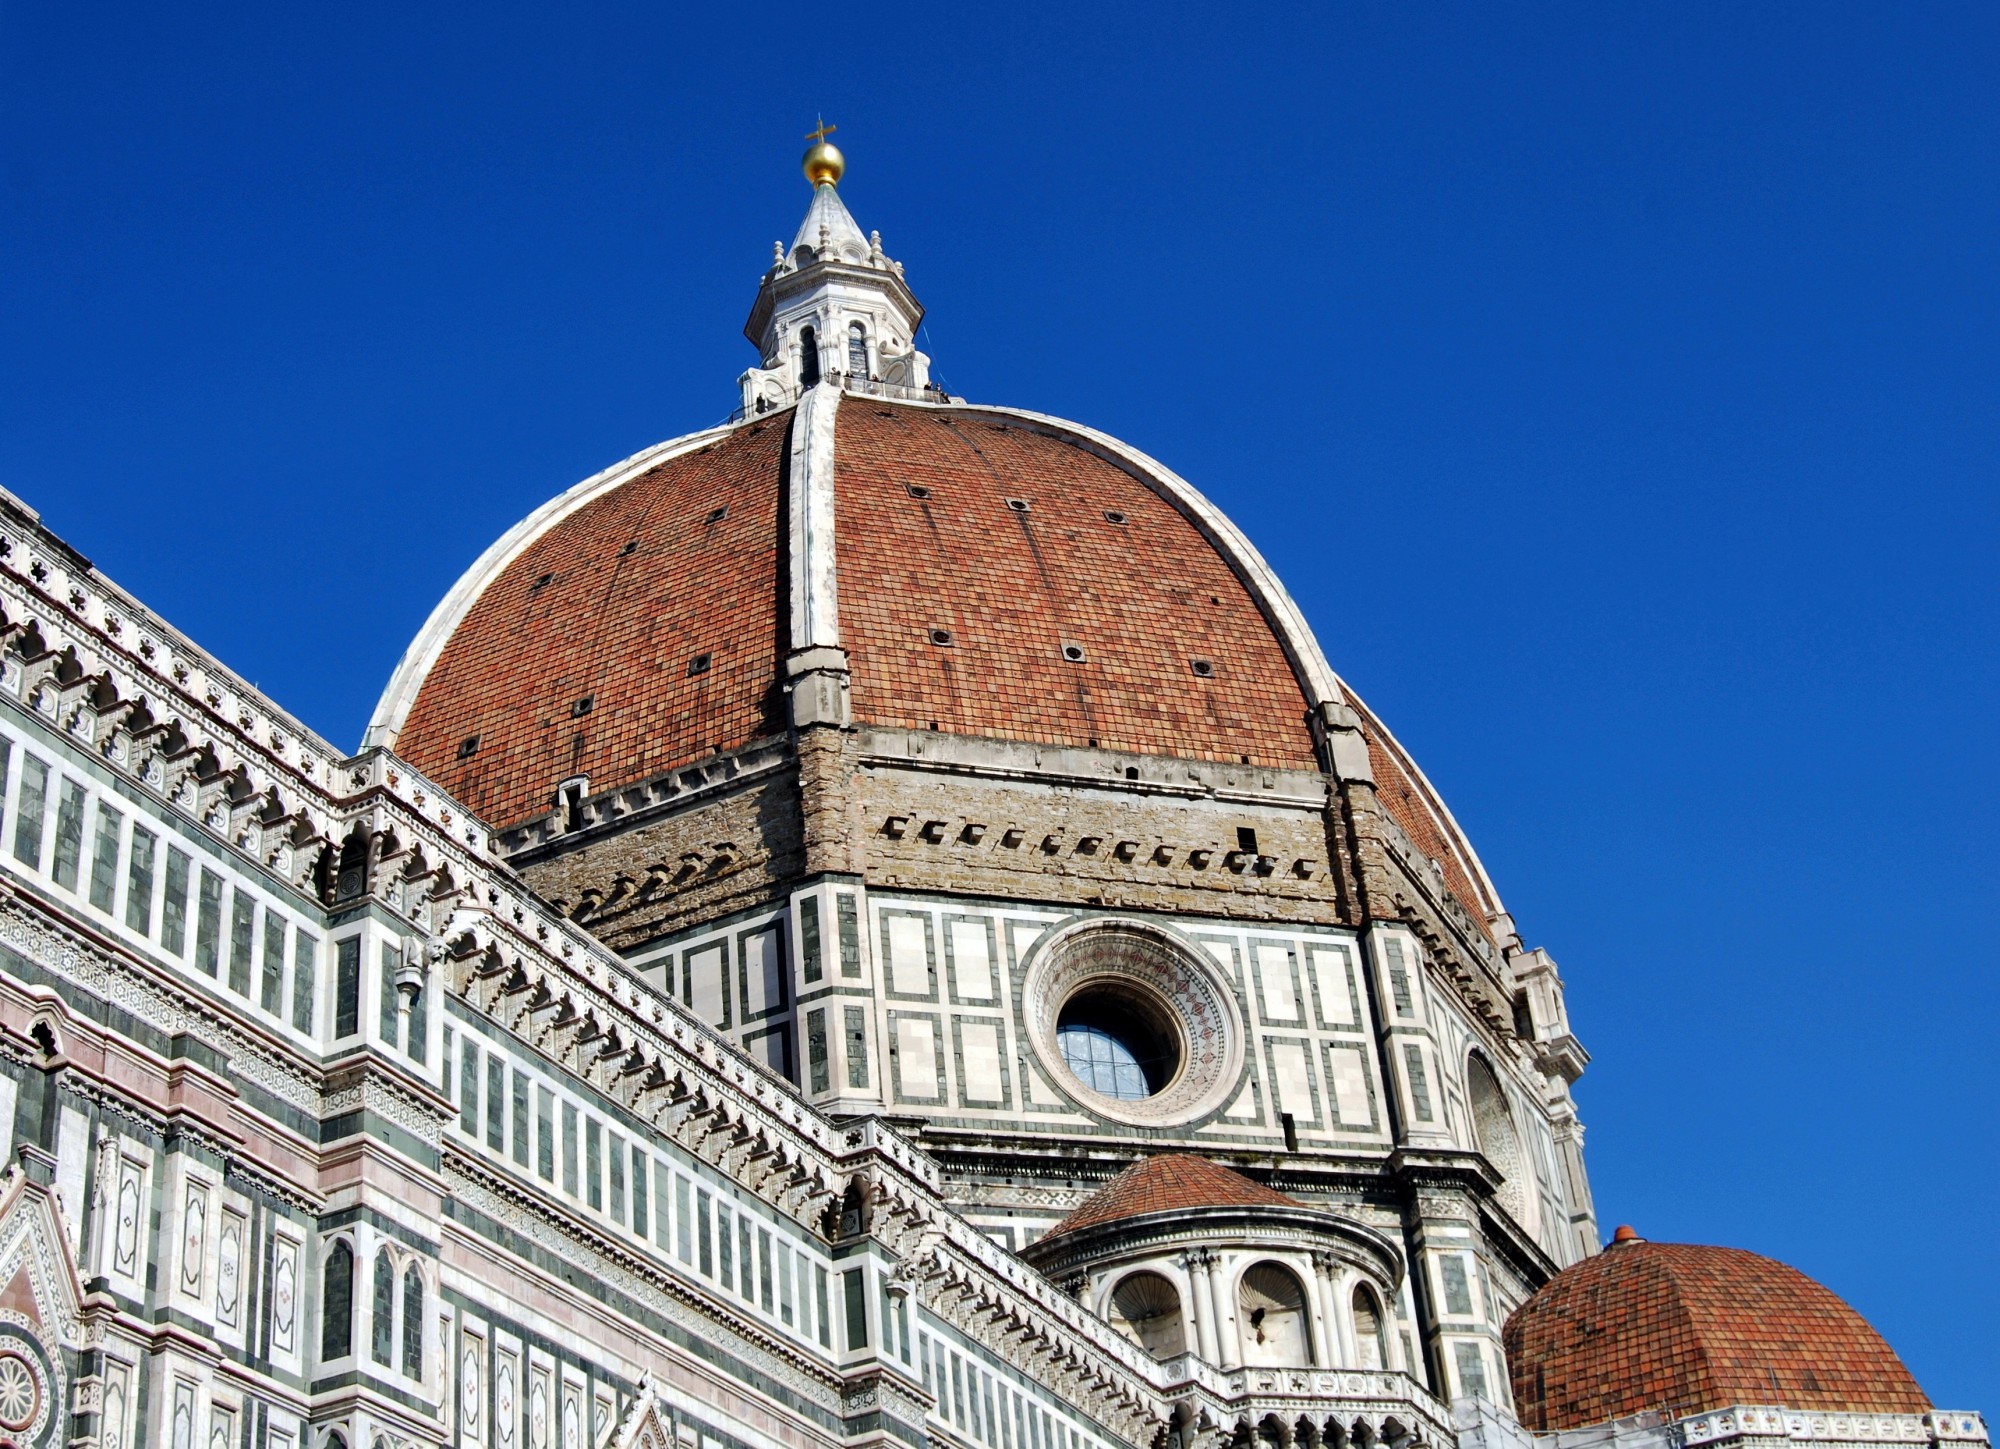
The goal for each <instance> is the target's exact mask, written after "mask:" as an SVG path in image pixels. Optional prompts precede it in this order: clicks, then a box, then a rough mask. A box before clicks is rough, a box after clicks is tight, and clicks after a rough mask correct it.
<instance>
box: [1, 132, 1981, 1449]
mask: <svg viewBox="0 0 2000 1449" xmlns="http://www.w3.org/2000/svg"><path fill="white" fill-rule="evenodd" d="M841 168H842V161H841V158H840V156H839V153H838V152H837V151H835V150H834V148H833V147H832V146H830V145H828V144H827V143H826V142H825V140H824V137H823V136H822V137H821V138H820V140H819V143H818V144H817V145H815V147H814V148H813V150H812V151H810V152H808V154H807V160H806V169H807V175H808V180H809V181H810V182H811V184H812V187H813V190H812V200H811V203H810V206H809V209H808V211H807V215H806V218H805V221H804V222H803V224H802V225H801V226H800V228H799V231H798V233H797V235H796V237H795V238H794V240H793V241H792V243H791V244H790V245H789V246H786V245H784V244H783V243H780V244H778V245H777V246H776V247H775V248H774V252H773V257H772V261H771V266H770V269H769V271H768V272H767V273H766V274H765V276H764V278H763V282H762V284H761V286H760V288H759V291H758V294H757V297H756V299H755V304H754V306H753V309H752V312H751V314H750V319H749V322H748V325H747V327H746V335H747V336H748V338H749V340H750V341H751V343H752V344H753V345H754V346H755V347H756V348H757V351H758V364H757V365H756V366H755V367H752V368H750V369H749V370H747V371H746V372H745V373H744V374H743V376H742V378H741V379H740V383H739V386H740V407H739V408H738V410H737V413H736V416H735V417H734V418H733V419H732V420H731V421H730V422H729V423H728V424H726V425H724V426H721V427H717V428H713V429H709V430H707V431H704V432H700V433H696V434H692V435H689V436H687V437H683V438H679V439H676V440H674V441H672V442H668V443H664V444H661V445H659V446H657V447H655V448H651V449H648V450H647V451H645V452H643V453H641V454H639V455H637V456H636V457H634V458H631V459H628V460H626V461H625V462H623V463H620V464H618V465H616V466H615V467H613V468H611V469H608V470H607V471H605V472H604V473H601V474H599V475H597V476H596V477H594V478H591V479H588V480H585V481H584V482H582V483H580V484H578V485H576V486H575V487H573V488H571V489H570V490H569V491H567V492H565V493H563V494H561V495H559V496H558V497H556V498H555V499H553V500H552V501H551V502H550V503H548V504H547V505H545V506H544V507H543V508H541V509H539V510H537V511H536V512H535V513H534V514H533V515H531V516H530V517H529V518H527V519H525V520H523V522H522V523H521V524H519V525H518V526H517V527H515V528H514V529H513V530H511V531H510V532H509V533H508V534H506V535H505V536H504V537H503V538H501V539H500V540H499V541H498V542H496V543H495V544H494V545H493V547H492V548H491V549H490V550H488V552H487V553H486V554H485V556H484V557H482V558H481V559H480V560H478V561H477V562H476V563H475V564H474V565H473V567H472V568H471V569H470V570H469V571H468V572H467V573H466V575H465V576H464V577H463V578H462V579H461V580H460V581H459V583H458V584H457V585H456V586H455V587H454V589H453V590H452V591H451V593H450V594H449V595H448V596H447V597H446V598H445V599H444V601H443V602H442V603H441V604H440V605H439V606H438V608H437V610H436V611H435V613H434V614H433V615H432V617H431V619H430V620H429V621H428V623H427V624H426V625H425V627H424V629H423V631H422V632H421V633H420V634H419V636H418V637H417V639H416V640H415V641H414V642H413V643H412V645H411V646H410V649H409V651H408V653H407V654H406V655H405V657H404V659H403V660H402V662H401V664H400V665H399V666H398V668H397V670H396V672H395V675H394V677H393V678H392V679H391V680H390V681H389V683H388V686H387V688H386V690H385V692H384V694H383V696H382V700H381V703H380V705H379V706H378V708H377V711H376V714H375V717H374V719H373V720H372V721H371V723H370V725H369V727H368V731H367V736H366V740H365V742H364V744H363V747H362V749H361V751H360V752H359V753H358V754H353V755H349V754H347V753H345V752H344V751H342V750H339V749H337V748H335V747H334V746H332V745H329V744H328V743H326V742H325V741H323V740H321V739H319V738H318V737H316V736H315V735H314V734H313V733H312V732H311V731H309V730H307V729H306V728H304V727H303V726H302V725H300V724H299V723H298V722H296V721H295V720H293V719H292V718H290V717H289V716H288V715H286V714H285V713H284V712H283V710H282V709H281V708H280V707H279V706H278V705H276V704H275V703H273V702H272V701H270V700H268V699H266V698H265V697H264V696H263V695H262V694H261V693H260V692H259V691H258V690H257V689H255V688H254V687H253V686H251V685H249V684H247V683H245V682H244V681H243V680H242V679H241V678H240V677H238V676H237V675H235V674H233V673H232V672H231V671H230V670H229V669H228V668H227V667H226V666H225V665H223V664H222V663H220V662H219V661H217V660H215V659H213V658H211V657H210V656H209V655H208V654H206V653H205V652H204V651H203V650H202V649H201V648H200V647H199V646H198V645H197V644H195V643H194V642H193V641H191V640H189V639H187V638H185V637H183V636H182V635H180V634H179V633H177V632H176V631H175V630H174V629H173V628H172V627H171V625H169V624H168V623H167V622H165V621H164V620H162V619H160V618H159V617H157V616H156V615H154V614H153V613H152V612H151V611H150V610H148V609H147V608H146V607H145V606H144V605H143V604H142V603H140V602H139V601H138V600H136V599H133V598H131V597H130V596H128V595H126V594H125V593H124V592H123V591H121V590H120V589H118V588H117V587H116V586H115V585H114V584H112V583H111V582H110V581H109V580H107V579H106V578H105V577H104V576H103V574H101V573H100V572H99V571H98V570H97V569H95V568H94V567H93V566H92V565H91V563H90V562H89V561H88V560H87V559H85V558H84V557H83V556H82V555H81V554H79V553H78V552H77V551H76V550H75V549H74V548H73V547H71V546H70V545H69V544H67V543H65V542H64V541H63V540H61V539H59V538H57V537H55V536H54V535H53V534H52V533H50V532H49V531H48V530H47V529H46V528H45V527H44V526H43V525H42V524H41V522H40V520H39V518H38V517H37V516H36V514H35V513H34V512H33V510H32V509H31V508H30V507H29V506H28V505H27V504H25V503H22V502H20V501H19V500H15V499H12V498H11V497H6V498H4V499H0V771H4V774H3V775H0V780H4V784H3V785H0V1124H11V1144H12V1145H11V1152H10V1156H9V1160H8V1166H7V1170H6V1176H5V1178H4V1183H0V1285H4V1288H3V1289H0V1445H21V1446H30V1445H32V1446H52V1445H58V1444H61V1445H74V1446H99V1449H125V1446H130V1445H152V1444H157V1445H164V1446H172V1449H232V1446H245V1449H252V1446H256V1449H405V1446H425V1449H433V1446H444V1445H451V1446H461V1449H554V1446H560V1449H601V1446H605V1445H617V1446H620V1449H636V1446H641V1445H644V1446H650V1449H669V1446H673V1449H821V1446H835V1445H841V1446H854V1449H873V1446H877V1445H880V1446H884V1449H889V1446H893V1445H898V1444H901V1445H912V1446H916V1445H925V1444H930V1443H935V1444H938V1445H949V1446H954V1449H975V1446H978V1449H1156V1446H1157V1449H1167V1446H1172V1449H1194V1446H1195V1445H1197V1444H1200V1445H1203V1446H1216V1445H1220V1444H1222V1443H1225V1442H1227V1443H1230V1444H1236V1445H1241V1446H1245V1449H1249V1446H1252V1445H1253V1441H1256V1444H1257V1449H1262V1446H1263V1445H1268V1446H1270V1449H1287V1446H1289V1445H1291V1444H1293V1443H1294V1442H1303V1443H1304V1444H1306V1445H1308V1446H1314V1449H1317V1446H1328V1449H1347V1446H1354V1449H1374V1446H1377V1445H1383V1446H1387V1449H1458V1446H1461V1445H1464V1446H1466V1449H1471V1446H1474V1445H1482V1446H1486V1445H1490V1446H1495V1449H1497V1446H1499V1445H1501V1444H1505V1445H1507V1446H1510V1449H1528V1446H1530V1445H1531V1444H1532V1443H1533V1442H1534V1441H1536V1440H1537V1439H1542V1440H1548V1441H1556V1440H1561V1441H1565V1442H1566V1443H1567V1444H1570V1445H1582V1444H1583V1443H1585V1442H1586V1441H1588V1442H1590V1443H1593V1444H1594V1443H1596V1442H1598V1441H1599V1440H1605V1441H1610V1440H1616V1439H1623V1440H1630V1441H1640V1440H1643V1441H1644V1442H1645V1443H1646V1444H1647V1445H1648V1446H1651V1445H1655V1444H1657V1445H1658V1446H1660V1449H1668V1446H1686V1445H1694V1444H1707V1443H1711V1442H1714V1443H1723V1442H1736V1441H1753V1440H1769V1441H1771V1443H1773V1444H1775V1443H1776V1442H1777V1441H1780V1440H1787V1441H1798V1440H1802V1439H1803V1440H1813V1441H1817V1442H1822V1443H1825V1444H1827V1445H1833V1446H1846V1445H1856V1446H1859V1445H1874V1444H1882V1443H1892V1442H1893V1443H1900V1444H1941V1443H1946V1442H1954V1443H1956V1442H1968V1443H1978V1444H1984V1443H1985V1442H1986V1430H1985V1427H1984V1424H1983V1421H1982V1420H1981V1419H1980V1418H1979V1416H1978V1415H1977V1414H1972V1413H1963V1412H1954V1413H1946V1412H1942V1411H1939V1410H1937V1409H1935V1408H1933V1407H1932V1406H1931V1405H1930V1403H1929V1401H1928V1399H1927V1398H1926V1397H1925V1396H1924V1395H1923V1393H1922V1392H1921V1390H1920V1389H1919V1388H1918V1386H1917V1385H1916V1383H1915V1382H1914V1380H1912V1379H1911V1378H1910V1375H1909V1374H1908V1372H1907V1371H1906V1370H1905V1369H1904V1368H1903V1366H1902V1364H1901V1363H1900V1361H1898V1360H1897V1359H1896V1357H1895V1355H1894V1354H1893V1352H1891V1351H1890V1350H1889V1349H1888V1347H1887V1346H1886V1345H1885V1344H1883V1343H1882V1341H1881V1339H1880V1338H1879V1337H1878V1336H1877V1335H1875V1334H1874V1332H1873V1331H1872V1330H1871V1329H1870V1328H1869V1327H1868V1326H1867V1325H1866V1323H1865V1322H1863V1321H1862V1320H1861V1319H1860V1318H1859V1316H1858V1315H1856V1314H1854V1312H1853V1310H1851V1309H1849V1308H1848V1307H1847V1306H1846V1305H1845V1304H1843V1303H1841V1302H1840V1300H1839V1299H1838V1298H1836V1297H1834V1295H1832V1294H1831V1293H1829V1292H1828V1291H1827V1290H1825V1289H1824V1288H1821V1287H1820V1286H1819V1285H1817V1284H1814V1283H1812V1282H1811V1281H1810V1280H1808V1279H1805V1278H1803V1277H1802V1276H1801V1275H1798V1274H1796V1273H1794V1272H1792V1270H1790V1269H1786V1268H1783V1267H1782V1265H1778V1264H1774V1263H1770V1262H1769V1261H1768V1260H1766V1259H1762V1258H1756V1257H1754V1256H1753V1255H1750V1254H1741V1253H1733V1252H1731V1251H1729V1250H1723V1249H1709V1248H1695V1247H1687V1246H1684V1245H1669V1244H1649V1243H1646V1242H1644V1241H1643V1240H1642V1239H1639V1238H1638V1237H1637V1235H1635V1234H1632V1233H1630V1231H1629V1230H1620V1233H1619V1235H1618V1237H1617V1240H1615V1241H1614V1242H1613V1244H1612V1245H1611V1246H1610V1247H1609V1248H1601V1246H1600V1244H1601V1238H1600V1229H1599V1225H1598V1223H1597V1220H1596V1217H1595V1214H1594V1211H1593V1208H1592V1204H1591V1199H1590V1191H1589V1185H1588V1179H1587V1175H1586V1172H1585V1167H1584V1157H1583V1130H1582V1127H1581V1125H1580V1123H1579V1121H1578V1118H1577V1112H1576V1107H1575V1103H1574V1101H1573V1100H1572V1097H1571V1087H1572V1085H1573V1084H1574V1083H1575V1082H1576V1080H1577V1079H1578V1077H1579V1075H1580V1074H1581V1073H1582V1072H1583V1070H1584V1068H1585V1066H1586V1064H1587V1062H1588V1055H1587V1053H1586V1052H1585V1051H1584V1049H1583V1047H1582V1046H1581V1045H1580V1044H1579V1042H1578V1040H1577V1038H1576V1036H1575V1035H1574V1034H1572V1032H1571V1029H1570V1024H1569V1020H1568V1017H1567V1014H1566V1012H1565V1009H1564V1004H1563V986H1562V979H1561V977H1560V975H1559V973H1558V971H1557V968H1556V965H1555V963H1554V961H1553V960H1552V959H1551V958H1550V956H1549V955H1548V954H1547V953H1546V952H1545V951H1542V950H1539V949H1535V948H1532V947H1531V946H1529V945H1528V944H1527V943H1526V942H1525V941H1524V939H1523V937H1522V936H1521V934H1520V933H1519V931H1518V929H1517V927H1516V925H1515V923H1514V921H1513V920H1512V918H1511V917H1510V916H1509V915H1508V913H1507V912H1506V910H1505V908H1504V907H1503V905H1502V904H1501V900H1500V897H1499V894H1498V892H1497V891H1496V889H1495V887H1494V885H1493V883H1492V881H1491V880H1490V879H1489V877H1488V875H1487V873H1486V871H1485V870H1484V868H1483V867H1482V866H1481V864H1480V861H1479V858H1478V856H1477V854H1476V853H1475V852H1474V850H1473V848H1472V846H1471V844H1470V843H1469V842H1468V841H1467V840H1466V838H1465V836H1464V834H1463V832H1461V831H1460V829H1459V828H1458V826H1457V824H1456V822H1455V821H1454V820H1453V818H1452V816H1451V813H1450V811H1449V810H1448V809H1447V808H1446V807H1445V804H1444V802H1443V800H1442V799H1441V798H1440V797H1439V795H1438V794H1437V792H1436V791H1435V790H1434V789H1433V788H1432V787H1431V785H1430V783H1429V782H1428V781H1427V780H1426V779H1425V777H1424V775H1423V773H1422V772H1421V771H1420V770H1419V769H1418V767H1417V765H1416V763H1415V762H1414V761H1413V760H1412V759H1411V758H1410V757H1409V755H1408V754H1407V752H1405V751H1404V750H1403V749H1402V747H1401V746H1400V745H1399V744H1398V743H1397V741H1396V739H1395V737H1394V736H1393V735H1392V734H1391V733H1390V732H1389V730H1388V729H1387V728H1386V727H1385V725H1384V724H1383V723H1382V722H1381V721H1380V720H1379V719H1378V718H1377V717H1376V716H1375V715H1374V714H1373V713H1372V712H1371V711H1370V710H1369V708H1368V707H1367V705H1366V704H1365V703H1364V702H1363V701H1362V700H1361V699H1360V698H1359V696H1357V695H1356V694H1355V693H1354V692H1353V691H1352V690H1351V689H1350V688H1349V687H1348V686H1347V685H1346V684H1345V683H1344V682H1343V681H1342V680H1341V679H1340V677H1339V676H1338V675H1337V674H1336V673H1335V672H1334V670H1333V668H1332V667H1331V665H1330V664H1329V662H1328V660H1327V658H1326V657H1325V655H1324V654H1323V653H1322V651H1321V648H1320V645H1319V643H1318V641H1317V640H1316V639H1315V638H1314V636H1313V634H1312V632H1311V630H1310V629H1309V628H1308V627H1307V625H1306V623H1305V620H1304V618H1303V617H1302V615H1301V614H1300V612H1299V610H1298V608H1297V607H1296V605H1295V604H1294V603H1293V602H1292V600H1291V598H1290V597H1289V595H1288V594H1287V593H1286V592H1285V589H1284V587H1283V585H1282V584H1281V583H1280V582H1279V580H1278V579H1277V578H1276V577H1275V576H1274V575H1273V574H1272V572H1271V571H1270V569H1269V568H1268V567H1267V566H1266V565H1265V563H1264V561H1263V560H1262V559H1261V558H1260V557H1259V556H1258V554H1257V552H1256V550H1255V548H1254V547H1253V546H1252V545H1251V544H1250V542H1249V541H1248V540H1247V539H1246V538H1245V537H1244V536H1243V535H1242V534H1241V533H1240V532H1239V531H1238V530H1237V529H1236V528H1235V527H1234V526H1233V525H1232V524H1231V523H1230V522H1229V520H1228V519H1227V518H1226V517H1224V516H1223V515H1222V514H1221V513H1219V512H1218V511H1217V510H1216V509H1215V508H1214V507H1213V506H1212V505H1211V504H1210V503H1209V502H1208V501H1207V500H1206V499H1204V498H1203V497H1202V496H1201V495H1200V493H1198V492H1197V491H1196V490H1195V488H1194V487H1192V486H1191V485H1190V484H1189V483H1187V482H1186V481H1184V480H1183V479H1181V478H1179V477H1178V476H1176V475H1175V474H1174V473H1173V472H1172V471H1171V470H1169V469H1168V468H1166V467H1165V466H1163V465H1162V464H1160V463H1158V462H1156V461H1154V460H1153V459H1151V458H1149V457H1147V456H1145V455H1144V454H1142V453H1140V452H1139V451H1137V450H1136V449H1134V448H1132V447H1131V446H1129V445H1128V444H1125V443H1123V442H1121V441H1119V440H1117V439H1115V438H1111V437H1109V436H1107V435H1105V434H1102V433H1100V432H1096V431H1094V430H1092V429H1090V428H1088V427H1084V426H1081V425H1078V424H1075V423H1070V422H1065V421H1063V420H1061V419H1057V418H1053V417H1047V416H1043V415H1039V414H1034V413H1027V412H1022V411H1019V410H1014V409H1008V408H1002V407H993V406H985V405H977V404H973V403H969V402H967V401H966V400H964V399H962V398H957V397H953V396H951V395H950V394H949V393H948V392H946V391H945V390H944V389H943V388H942V387H941V386H939V384H938V383H937V382H936V381H935V380H934V379H933V378H932V376H931V372H930V359H929V358H927V357H926V356H925V355H924V353H923V352H922V351H921V350H919V348H918V347H917V345H916V342H917V338H918V336H919V331H918V328H919V324H920V322H921V320H922V315H923V313H922V308H921V306H920V304H919V303H918V302H917V300H916V297H915V295H914V293H913V292H912V290H911V288H910V286H909V284H908V282H907V281H906V279H905V277H904V272H903V268H902V266H901V264H900V263H897V262H895V261H892V260H890V259H889V258H888V257H887V256H886V255H885V253H884V251H883V248H882V243H881V238H880V236H879V234H866V235H864V233H863V232H862V230H861V229H860V227H859V226H857V225H856V223H855V221H854V219H853V217H852V216H851V214H850V213H849V211H848V209H847V207H846V206H845V204H844V203H843V202H842V200H841V198H840V195H839V191H838V182H839V180H840V177H841Z"/></svg>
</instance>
